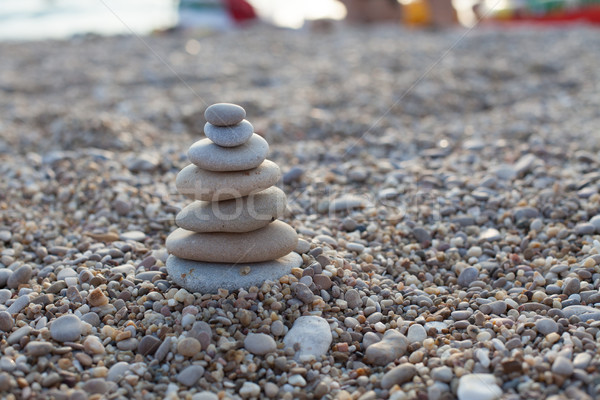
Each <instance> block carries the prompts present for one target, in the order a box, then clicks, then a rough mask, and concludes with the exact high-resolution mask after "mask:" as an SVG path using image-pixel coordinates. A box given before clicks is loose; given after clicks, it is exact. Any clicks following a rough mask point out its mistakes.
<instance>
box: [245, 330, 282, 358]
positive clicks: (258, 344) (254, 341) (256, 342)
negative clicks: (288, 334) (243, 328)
mask: <svg viewBox="0 0 600 400" xmlns="http://www.w3.org/2000/svg"><path fill="white" fill-rule="evenodd" d="M244 347H245V348H246V350H248V351H249V352H250V353H252V354H256V355H259V356H262V355H265V354H267V353H271V352H273V351H275V350H277V344H276V343H275V339H273V338H272V337H271V336H269V335H267V334H265V333H249V334H248V335H247V336H246V338H245V339H244Z"/></svg>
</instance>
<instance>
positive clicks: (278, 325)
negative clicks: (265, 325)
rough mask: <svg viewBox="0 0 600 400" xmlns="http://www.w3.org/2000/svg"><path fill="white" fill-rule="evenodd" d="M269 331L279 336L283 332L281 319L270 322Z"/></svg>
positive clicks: (283, 326)
mask: <svg viewBox="0 0 600 400" xmlns="http://www.w3.org/2000/svg"><path fill="white" fill-rule="evenodd" d="M271 333H272V334H273V335H275V336H281V335H283V334H284V333H285V325H284V324H283V322H281V320H279V319H278V320H275V321H273V323H272V324H271Z"/></svg>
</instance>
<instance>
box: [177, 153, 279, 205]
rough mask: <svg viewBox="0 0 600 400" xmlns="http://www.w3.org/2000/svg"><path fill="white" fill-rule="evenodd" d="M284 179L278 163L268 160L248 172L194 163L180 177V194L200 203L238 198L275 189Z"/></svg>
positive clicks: (178, 181) (178, 182)
mask: <svg viewBox="0 0 600 400" xmlns="http://www.w3.org/2000/svg"><path fill="white" fill-rule="evenodd" d="M280 177H281V171H280V170H279V167H278V166H277V164H275V163H274V162H272V161H269V160H265V161H263V163H262V164H260V165H259V166H258V167H256V168H253V169H249V170H247V171H234V172H215V171H207V170H204V169H202V168H199V167H198V166H196V165H194V164H190V165H188V166H187V167H185V168H184V169H182V170H181V171H180V172H179V174H177V179H176V180H175V186H176V187H177V191H178V192H179V193H181V194H183V195H185V196H188V197H191V198H194V199H196V200H205V201H220V200H229V199H237V198H240V197H244V196H247V195H249V194H250V193H256V192H259V191H261V190H264V189H266V188H269V187H271V186H273V185H274V184H275V183H277V181H278V180H279V178H280Z"/></svg>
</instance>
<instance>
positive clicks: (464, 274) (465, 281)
mask: <svg viewBox="0 0 600 400" xmlns="http://www.w3.org/2000/svg"><path fill="white" fill-rule="evenodd" d="M478 276H479V271H478V270H477V268H475V267H467V268H465V269H463V270H462V271H461V272H460V274H459V275H458V280H457V281H456V282H457V283H458V284H459V285H460V286H462V287H469V285H470V284H471V283H472V282H474V281H475V280H477V277H478Z"/></svg>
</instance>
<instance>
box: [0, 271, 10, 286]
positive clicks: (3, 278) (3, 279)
mask: <svg viewBox="0 0 600 400" xmlns="http://www.w3.org/2000/svg"><path fill="white" fill-rule="evenodd" d="M12 274H13V272H12V270H10V269H8V268H0V287H4V286H6V284H7V282H8V278H10V276H11V275H12Z"/></svg>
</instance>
